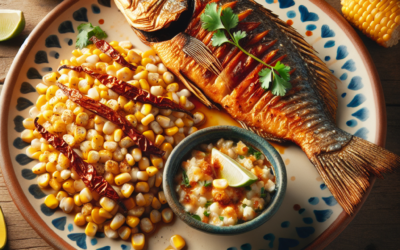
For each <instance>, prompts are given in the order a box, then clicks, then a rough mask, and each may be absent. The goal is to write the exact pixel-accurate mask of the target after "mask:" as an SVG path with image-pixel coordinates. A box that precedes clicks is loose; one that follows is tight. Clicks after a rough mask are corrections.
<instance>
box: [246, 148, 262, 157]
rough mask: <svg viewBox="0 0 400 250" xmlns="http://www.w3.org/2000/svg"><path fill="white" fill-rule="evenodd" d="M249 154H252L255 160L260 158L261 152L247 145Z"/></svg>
mask: <svg viewBox="0 0 400 250" xmlns="http://www.w3.org/2000/svg"><path fill="white" fill-rule="evenodd" d="M248 152H249V154H251V155H254V157H256V159H257V160H259V159H260V158H261V155H262V154H261V152H259V151H257V150H255V149H254V148H253V147H249V151H248Z"/></svg>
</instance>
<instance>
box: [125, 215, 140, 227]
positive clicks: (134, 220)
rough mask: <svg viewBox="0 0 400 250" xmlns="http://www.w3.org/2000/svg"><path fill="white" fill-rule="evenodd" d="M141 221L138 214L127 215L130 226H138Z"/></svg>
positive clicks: (127, 222)
mask: <svg viewBox="0 0 400 250" xmlns="http://www.w3.org/2000/svg"><path fill="white" fill-rule="evenodd" d="M139 222H140V219H139V218H138V217H136V216H131V215H128V216H127V217H126V224H128V226H130V227H131V228H135V227H137V225H139Z"/></svg>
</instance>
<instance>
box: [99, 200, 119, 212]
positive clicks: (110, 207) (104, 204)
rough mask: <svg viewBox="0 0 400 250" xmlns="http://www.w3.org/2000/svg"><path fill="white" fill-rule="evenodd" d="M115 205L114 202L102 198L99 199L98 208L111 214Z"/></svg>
mask: <svg viewBox="0 0 400 250" xmlns="http://www.w3.org/2000/svg"><path fill="white" fill-rule="evenodd" d="M116 205H117V204H116V203H115V201H113V200H111V199H110V198H108V197H102V198H101V199H100V206H101V207H102V208H104V209H105V210H106V211H107V212H111V211H112V210H113V209H114V208H115V206H116Z"/></svg>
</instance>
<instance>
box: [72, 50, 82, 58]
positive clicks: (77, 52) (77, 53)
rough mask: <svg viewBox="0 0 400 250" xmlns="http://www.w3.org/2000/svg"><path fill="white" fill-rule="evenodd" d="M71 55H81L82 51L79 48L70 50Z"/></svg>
mask: <svg viewBox="0 0 400 250" xmlns="http://www.w3.org/2000/svg"><path fill="white" fill-rule="evenodd" d="M72 55H73V56H75V57H80V56H81V55H82V52H81V51H80V50H79V49H74V50H73V51H72Z"/></svg>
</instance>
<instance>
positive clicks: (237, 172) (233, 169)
mask: <svg viewBox="0 0 400 250" xmlns="http://www.w3.org/2000/svg"><path fill="white" fill-rule="evenodd" d="M211 159H212V162H213V163H214V160H218V161H219V163H220V164H221V166H222V169H221V177H222V178H224V179H226V180H227V181H228V184H229V186H231V187H245V186H248V185H250V184H252V183H254V182H255V181H257V180H258V178H257V176H255V175H254V174H253V173H252V172H250V171H249V170H247V169H246V168H245V167H243V166H242V165H240V164H239V163H238V162H237V161H235V160H234V159H232V158H231V157H229V156H227V155H226V154H224V153H221V152H220V151H219V150H218V149H216V148H213V149H212V151H211Z"/></svg>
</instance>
